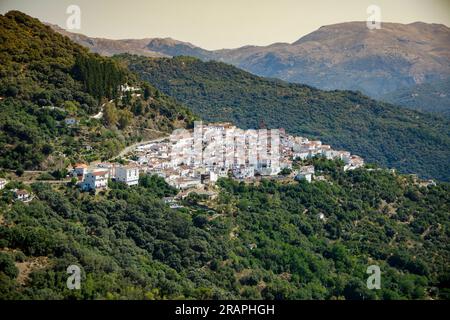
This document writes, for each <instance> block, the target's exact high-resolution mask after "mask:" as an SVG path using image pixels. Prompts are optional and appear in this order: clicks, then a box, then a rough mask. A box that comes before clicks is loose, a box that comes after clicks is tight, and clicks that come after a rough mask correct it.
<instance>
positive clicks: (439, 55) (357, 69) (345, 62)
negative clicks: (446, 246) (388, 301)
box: [53, 22, 450, 113]
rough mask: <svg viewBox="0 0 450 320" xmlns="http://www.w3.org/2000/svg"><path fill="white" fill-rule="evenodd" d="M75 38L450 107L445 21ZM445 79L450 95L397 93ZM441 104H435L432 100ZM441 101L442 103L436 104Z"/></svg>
mask: <svg viewBox="0 0 450 320" xmlns="http://www.w3.org/2000/svg"><path fill="white" fill-rule="evenodd" d="M53 27H54V28H55V30H57V31H59V32H61V33H63V34H65V35H67V36H69V37H70V38H71V39H72V40H73V41H75V42H78V43H80V44H82V45H83V46H86V47H88V48H89V49H90V50H92V51H93V52H97V53H100V54H103V55H113V54H117V53H132V54H139V55H144V56H150V57H161V56H193V57H197V58H199V59H202V60H204V61H207V60H217V61H222V62H226V63H229V64H232V65H234V66H237V67H239V68H241V69H244V70H246V71H249V72H251V73H253V74H256V75H260V76H264V77H273V78H279V79H282V80H286V81H289V82H295V83H304V84H307V85H310V86H314V87H317V88H319V89H324V90H334V89H344V90H354V91H361V92H362V93H364V94H366V95H369V96H370V97H372V98H376V99H381V100H386V101H389V102H392V103H396V104H399V105H403V106H405V107H410V108H413V109H419V110H424V111H432V112H441V110H444V113H448V103H449V100H448V99H449V98H448V96H449V92H450V87H449V86H448V85H447V84H448V82H447V81H446V80H447V79H449V78H450V29H449V28H448V27H447V26H445V25H442V24H427V23H422V22H415V23H411V24H399V23H383V24H382V28H381V29H374V30H370V29H368V28H367V26H366V23H365V22H346V23H339V24H334V25H328V26H323V27H321V28H319V29H318V30H316V31H314V32H312V33H310V34H307V35H305V36H303V37H301V38H300V39H299V40H297V41H295V42H293V43H274V44H271V45H268V46H244V47H241V48H236V49H222V50H214V51H210V50H205V49H202V48H200V47H197V46H195V45H193V44H191V43H188V42H182V41H177V40H174V39H171V38H163V39H161V38H147V39H141V40H132V39H128V40H108V39H100V38H90V37H87V36H84V35H80V34H76V33H70V32H67V31H64V30H63V29H61V28H59V27H57V26H53ZM436 82H441V83H443V84H446V85H445V86H444V93H443V94H444V95H443V96H440V99H437V100H436V99H434V97H433V96H432V93H430V95H431V96H430V97H429V98H428V93H424V92H422V97H424V99H422V100H421V101H419V102H418V101H417V100H415V101H410V99H405V98H404V97H403V98H398V99H396V98H395V97H396V96H397V95H396V92H397V91H398V90H401V91H402V92H405V90H408V89H413V88H414V87H415V86H417V85H422V84H427V83H436ZM430 101H432V102H433V105H430V104H429V103H427V102H430ZM436 104H437V105H436Z"/></svg>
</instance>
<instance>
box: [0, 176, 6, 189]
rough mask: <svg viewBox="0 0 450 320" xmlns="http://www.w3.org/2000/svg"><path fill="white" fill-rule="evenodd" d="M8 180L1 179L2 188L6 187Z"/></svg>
mask: <svg viewBox="0 0 450 320" xmlns="http://www.w3.org/2000/svg"><path fill="white" fill-rule="evenodd" d="M6 183H7V181H6V180H5V179H0V190H2V189H4V188H5V186H6Z"/></svg>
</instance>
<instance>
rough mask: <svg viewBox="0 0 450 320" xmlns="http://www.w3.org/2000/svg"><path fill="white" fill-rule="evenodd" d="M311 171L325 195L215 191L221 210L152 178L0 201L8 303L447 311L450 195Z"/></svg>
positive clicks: (0, 257)
mask: <svg viewBox="0 0 450 320" xmlns="http://www.w3.org/2000/svg"><path fill="white" fill-rule="evenodd" d="M313 164H315V165H316V168H317V170H318V174H323V175H324V176H325V177H326V179H327V181H322V182H313V183H311V184H308V183H306V182H300V183H298V182H294V181H292V182H290V183H281V182H270V181H264V180H263V181H261V182H258V183H256V184H251V185H246V184H244V183H239V182H235V181H233V180H221V181H220V182H219V188H220V195H219V198H218V199H217V200H213V201H204V200H201V197H199V196H195V195H190V196H189V197H188V198H187V199H186V200H185V201H184V203H183V204H184V205H185V208H182V209H170V208H169V207H168V206H167V205H165V204H164V202H163V201H162V200H161V199H162V197H163V196H167V195H172V194H173V190H172V189H171V188H170V187H168V186H165V183H164V181H163V180H162V179H161V178H157V177H155V176H154V177H142V178H141V181H140V186H139V187H134V188H127V187H124V186H122V185H120V184H111V185H110V187H111V188H110V190H109V191H107V192H101V193H100V194H97V195H95V196H94V195H92V194H88V193H80V192H79V191H78V190H77V189H76V188H75V187H72V186H61V187H59V188H57V187H51V186H50V185H46V184H34V185H32V190H33V192H34V193H35V195H36V199H35V200H33V201H32V202H30V203H29V204H23V203H20V202H18V203H17V202H16V203H13V204H12V206H10V204H11V200H10V199H9V198H8V196H7V192H5V191H3V197H2V198H0V199H1V200H0V212H3V213H2V216H1V218H2V219H1V221H2V222H1V224H0V248H1V249H0V299H67V298H79V299H101V298H108V299H162V298H196V299H217V298H221V299H229V298H248V299H261V298H264V299H429V298H435V299H436V298H440V299H449V276H450V274H449V269H448V267H449V258H450V255H449V254H450V252H449V248H448V241H449V234H448V228H449V216H448V213H449V212H450V198H449V195H450V188H449V185H448V184H438V185H437V186H429V187H423V186H422V187H421V186H420V185H418V184H416V183H415V182H414V179H413V178H411V177H406V176H397V175H395V174H392V173H390V172H388V171H386V170H375V171H367V170H365V169H358V170H355V171H352V172H343V171H342V167H341V164H340V163H335V162H331V161H324V160H313ZM12 187H17V186H16V185H10V186H8V188H12ZM321 214H323V216H321ZM71 264H76V265H78V266H80V267H81V268H82V271H83V272H82V281H81V290H68V289H67V287H66V279H67V277H68V275H67V273H66V269H67V267H68V266H69V265H71ZM374 264H375V265H378V266H380V268H381V289H380V290H368V289H367V287H366V279H367V277H368V275H367V274H366V269H367V267H368V266H369V265H374ZM30 266H31V267H30ZM27 267H29V268H27Z"/></svg>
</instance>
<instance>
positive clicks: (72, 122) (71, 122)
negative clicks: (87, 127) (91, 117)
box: [64, 118, 78, 126]
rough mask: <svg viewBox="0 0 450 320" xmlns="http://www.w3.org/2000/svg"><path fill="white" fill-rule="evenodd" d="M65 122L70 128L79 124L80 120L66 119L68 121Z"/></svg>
mask: <svg viewBox="0 0 450 320" xmlns="http://www.w3.org/2000/svg"><path fill="white" fill-rule="evenodd" d="M64 122H65V123H66V125H68V126H73V125H76V124H78V120H77V119H75V118H66V119H65V120H64Z"/></svg>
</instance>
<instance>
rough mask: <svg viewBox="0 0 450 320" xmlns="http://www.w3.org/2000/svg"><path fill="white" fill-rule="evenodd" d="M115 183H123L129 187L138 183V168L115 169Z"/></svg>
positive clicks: (124, 167)
mask: <svg viewBox="0 0 450 320" xmlns="http://www.w3.org/2000/svg"><path fill="white" fill-rule="evenodd" d="M116 181H119V182H123V183H125V184H127V185H129V186H135V185H137V184H138V183H139V168H138V167H136V166H123V167H117V168H116Z"/></svg>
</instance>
